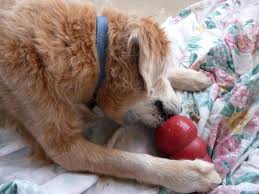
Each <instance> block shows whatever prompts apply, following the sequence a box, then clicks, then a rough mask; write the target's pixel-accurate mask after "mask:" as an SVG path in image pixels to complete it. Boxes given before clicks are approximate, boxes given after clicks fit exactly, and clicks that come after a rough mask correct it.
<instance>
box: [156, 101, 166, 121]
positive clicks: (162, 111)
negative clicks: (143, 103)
mask: <svg viewBox="0 0 259 194" xmlns="http://www.w3.org/2000/svg"><path fill="white" fill-rule="evenodd" d="M155 106H156V107H157V109H158V111H159V112H160V114H161V116H162V117H163V118H167V117H168V115H167V113H166V111H165V107H164V104H163V102H162V101H161V100H156V101H155Z"/></svg>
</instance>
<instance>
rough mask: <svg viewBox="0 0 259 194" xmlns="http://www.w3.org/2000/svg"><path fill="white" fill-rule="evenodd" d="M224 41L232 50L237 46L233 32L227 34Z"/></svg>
mask: <svg viewBox="0 0 259 194" xmlns="http://www.w3.org/2000/svg"><path fill="white" fill-rule="evenodd" d="M224 41H225V43H226V44H227V46H228V48H229V50H232V49H234V48H235V46H236V41H235V38H234V36H233V35H232V34H227V35H226V36H225V37H224Z"/></svg>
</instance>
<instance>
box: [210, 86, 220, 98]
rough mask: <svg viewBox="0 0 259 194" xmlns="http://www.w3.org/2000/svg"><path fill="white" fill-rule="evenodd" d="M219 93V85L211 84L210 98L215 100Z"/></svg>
mask: <svg viewBox="0 0 259 194" xmlns="http://www.w3.org/2000/svg"><path fill="white" fill-rule="evenodd" d="M219 93H220V87H219V85H218V84H213V85H212V86H211V91H210V97H211V98H212V100H216V98H217V97H218V96H219Z"/></svg>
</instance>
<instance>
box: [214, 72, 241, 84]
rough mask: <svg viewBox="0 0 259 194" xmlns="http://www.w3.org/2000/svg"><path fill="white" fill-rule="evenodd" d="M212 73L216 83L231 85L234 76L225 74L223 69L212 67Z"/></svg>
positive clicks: (233, 81)
mask: <svg viewBox="0 0 259 194" xmlns="http://www.w3.org/2000/svg"><path fill="white" fill-rule="evenodd" d="M213 73H214V74H215V79H216V81H217V84H219V85H221V86H233V85H234V83H235V81H236V78H235V77H233V76H231V75H229V74H227V73H226V72H225V71H223V70H221V69H219V68H213Z"/></svg>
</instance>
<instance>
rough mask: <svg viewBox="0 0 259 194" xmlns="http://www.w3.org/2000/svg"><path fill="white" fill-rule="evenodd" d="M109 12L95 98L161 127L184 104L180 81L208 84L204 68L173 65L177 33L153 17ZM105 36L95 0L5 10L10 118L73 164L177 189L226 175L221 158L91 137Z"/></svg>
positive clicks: (3, 98)
mask: <svg viewBox="0 0 259 194" xmlns="http://www.w3.org/2000/svg"><path fill="white" fill-rule="evenodd" d="M101 15H102V16H105V17H106V18H107V19H108V24H107V25H108V32H107V37H108V46H107V48H106V60H105V79H104V80H102V82H101V85H100V87H99V88H98V90H97V93H96V94H97V95H96V102H97V105H98V106H99V107H100V109H101V110H102V111H103V113H104V114H105V115H106V116H108V117H110V118H111V119H113V120H114V121H116V122H118V123H121V122H122V121H123V119H124V118H125V116H126V115H127V113H128V112H133V113H134V114H135V115H137V116H138V117H139V118H140V119H141V120H142V121H143V122H144V123H146V124H148V125H150V126H152V127H157V126H158V125H159V124H161V122H162V121H163V120H164V119H165V118H167V117H168V116H169V115H173V114H178V113H180V112H181V105H180V103H179V101H178V99H177V96H176V94H175V92H174V90H173V87H174V88H178V89H184V90H189V91H195V90H201V89H204V88H206V87H207V86H209V84H210V81H209V79H208V78H207V77H206V76H205V75H203V74H202V73H200V72H196V71H194V70H181V69H171V70H168V68H167V65H168V64H169V63H170V61H169V53H170V52H169V51H170V47H169V41H168V40H167V37H166V35H165V33H164V32H163V30H162V29H160V27H159V25H158V24H157V23H155V22H154V21H152V19H150V18H141V17H133V16H128V15H126V14H123V13H120V12H118V11H116V10H113V9H111V8H109V9H104V10H103V11H102V13H101ZM96 37H97V12H96V10H95V8H94V7H93V6H92V5H89V4H82V3H79V2H68V1H64V0H37V1H36V0H27V1H19V3H17V4H16V5H14V6H13V7H11V8H10V9H9V10H1V13H0V107H1V109H0V110H1V119H2V120H3V119H4V118H5V119H8V120H9V121H11V122H12V123H14V122H15V124H16V126H17V127H18V128H19V129H21V130H23V131H24V132H26V133H27V134H28V135H29V137H30V139H31V141H32V140H33V141H34V142H35V143H37V144H38V145H39V147H41V149H42V151H43V152H44V153H45V154H46V156H47V157H48V158H50V159H51V160H52V161H54V162H56V163H58V164H60V165H61V166H62V167H64V168H65V169H67V170H70V171H82V172H92V173H98V174H104V175H109V176H115V177H119V178H127V179H133V180H137V181H139V182H144V183H147V184H154V185H162V186H164V187H167V188H169V189H172V190H174V191H178V192H193V191H208V190H210V189H213V188H214V187H215V186H216V185H217V184H219V183H220V181H221V180H220V177H219V175H218V174H217V172H216V171H215V170H214V166H213V164H210V163H207V162H204V161H201V160H194V161H187V160H182V161H175V160H169V159H164V158H158V157H154V156H150V155H147V154H136V153H129V152H125V151H120V150H116V149H110V148H106V147H103V146H99V145H95V144H93V143H91V142H89V141H87V140H86V139H84V138H83V136H82V135H81V131H82V129H83V127H84V126H85V125H86V123H87V122H90V121H92V120H94V119H95V115H94V114H93V113H92V112H91V110H90V109H89V108H88V107H87V106H86V104H87V103H88V102H89V101H90V100H91V99H92V98H93V95H94V92H95V89H96V85H97V82H98V80H99V76H100V75H99V74H100V71H101V67H100V64H99V59H98V53H97V48H96V47H97V46H96ZM171 84H172V86H173V87H172V86H171ZM36 147H37V146H36Z"/></svg>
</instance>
